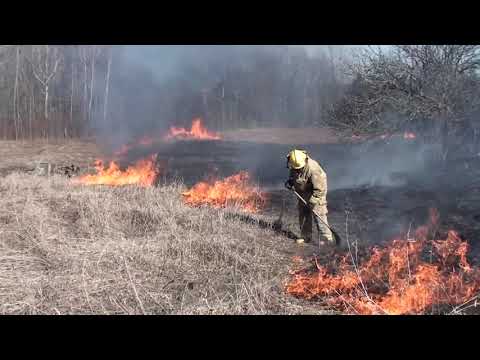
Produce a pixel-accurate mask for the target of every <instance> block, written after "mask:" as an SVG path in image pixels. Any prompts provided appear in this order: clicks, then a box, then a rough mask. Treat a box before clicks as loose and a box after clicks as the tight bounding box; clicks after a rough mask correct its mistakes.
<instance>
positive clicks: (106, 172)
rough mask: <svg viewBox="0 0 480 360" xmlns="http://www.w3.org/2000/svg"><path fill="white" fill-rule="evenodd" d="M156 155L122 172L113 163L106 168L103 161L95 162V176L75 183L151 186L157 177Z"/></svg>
mask: <svg viewBox="0 0 480 360" xmlns="http://www.w3.org/2000/svg"><path fill="white" fill-rule="evenodd" d="M155 162H156V155H152V156H151V157H150V158H147V159H142V160H139V161H138V162H137V163H136V164H135V165H134V166H129V167H128V168H127V169H126V170H125V171H122V170H121V169H120V167H119V166H118V164H117V163H116V162H114V161H112V162H110V164H109V166H108V167H107V168H105V167H104V164H103V161H101V160H97V161H96V162H95V169H96V171H97V173H96V174H95V175H85V176H82V177H80V178H79V179H75V183H77V184H82V185H111V186H124V185H140V186H144V187H148V186H152V185H153V184H154V182H155V179H156V178H157V176H158V170H157V169H156V167H155Z"/></svg>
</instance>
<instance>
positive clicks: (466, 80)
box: [330, 45, 480, 151]
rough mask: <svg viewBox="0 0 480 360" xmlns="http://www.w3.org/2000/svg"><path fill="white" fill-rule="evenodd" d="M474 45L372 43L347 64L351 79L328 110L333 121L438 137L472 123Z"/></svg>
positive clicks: (477, 55) (479, 60)
mask: <svg viewBox="0 0 480 360" xmlns="http://www.w3.org/2000/svg"><path fill="white" fill-rule="evenodd" d="M479 66H480V47H479V46H477V45H399V46H393V47H392V48H391V49H390V50H386V51H385V50H382V49H378V48H373V47H370V48H368V49H366V50H364V51H363V52H361V53H360V54H359V55H358V57H357V59H356V61H355V62H353V64H352V65H351V66H350V68H349V75H350V76H352V77H353V78H354V79H355V81H354V82H353V84H352V86H351V87H350V89H349V91H348V92H347V93H346V95H345V97H344V98H343V99H342V101H340V102H339V103H338V104H337V106H336V107H335V108H334V109H333V110H332V111H331V118H330V123H331V124H332V125H335V126H338V127H343V128H350V129H352V130H357V131H368V130H370V131H372V130H373V131H394V130H398V129H400V128H405V127H409V126H415V127H418V129H419V131H422V132H423V133H424V134H425V135H431V136H436V137H438V136H441V138H442V141H443V143H444V151H448V138H449V135H450V133H451V131H453V130H454V129H455V128H457V127H459V126H460V127H462V126H463V127H465V126H467V125H469V124H470V121H471V116H470V115H471V114H472V113H473V112H474V111H475V110H476V109H477V108H478V106H479V105H480V104H479V102H478V100H477V99H478V94H479V93H478V89H479V82H478V80H479V79H478V76H477V73H476V72H477V70H478V69H479ZM391 119H394V120H393V121H390V120H391Z"/></svg>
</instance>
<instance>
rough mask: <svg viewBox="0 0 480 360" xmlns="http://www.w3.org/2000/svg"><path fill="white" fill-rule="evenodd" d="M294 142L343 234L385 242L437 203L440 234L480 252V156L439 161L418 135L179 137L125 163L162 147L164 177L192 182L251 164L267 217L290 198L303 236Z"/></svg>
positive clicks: (289, 227)
mask: <svg viewBox="0 0 480 360" xmlns="http://www.w3.org/2000/svg"><path fill="white" fill-rule="evenodd" d="M295 147H300V148H304V149H306V150H308V151H309V153H310V154H311V156H312V157H313V158H315V159H316V160H317V161H319V162H320V163H321V165H322V166H323V167H324V169H325V170H326V172H327V174H328V180H329V188H330V191H329V195H328V201H329V211H330V214H329V221H330V222H331V225H332V227H333V228H334V229H335V230H336V231H337V232H338V233H339V234H340V235H341V236H342V238H344V239H346V238H348V239H349V240H350V241H352V242H355V241H358V242H359V243H360V244H363V245H372V244H381V243H383V242H385V241H390V240H392V239H393V238H398V237H399V236H401V235H402V234H405V233H406V232H407V231H408V230H409V229H411V230H414V229H415V228H416V227H418V226H421V225H423V224H425V223H426V222H427V221H428V216H429V215H428V214H429V209H430V208H436V209H437V210H438V211H439V212H440V215H441V218H440V227H439V231H440V234H439V236H441V235H442V232H443V233H445V231H446V230H449V229H453V230H456V231H458V232H459V233H460V234H461V235H462V236H463V237H464V238H465V239H466V240H468V242H469V243H470V244H471V245H472V253H473V254H474V255H476V254H478V252H479V248H480V246H477V244H480V235H479V234H480V232H479V231H478V230H480V227H479V226H478V225H479V220H480V201H477V200H480V181H477V178H478V176H477V175H478V173H479V172H480V158H477V157H472V156H465V155H461V154H457V157H456V158H455V156H451V159H450V160H448V161H447V162H446V163H439V162H437V161H436V160H435V154H436V152H437V150H438V147H436V146H435V145H430V146H426V145H424V144H423V143H422V142H421V141H405V140H403V139H401V138H399V139H397V140H390V141H375V142H369V143H363V144H315V145H305V144H303V145H302V144H291V145H279V144H259V143H253V142H252V143H249V142H227V141H206V142H202V141H201V142H197V141H182V142H176V143H170V144H158V145H154V146H152V147H144V148H138V149H136V150H134V151H131V152H130V153H129V158H128V159H124V161H125V163H130V162H132V161H133V160H135V159H137V158H142V157H144V156H146V155H150V154H151V153H157V154H158V161H159V166H160V167H161V168H163V169H164V171H163V177H162V181H167V182H168V181H170V180H171V179H174V178H181V179H182V180H183V181H184V182H185V184H186V185H187V186H192V185H193V184H195V183H196V182H198V181H201V180H204V179H205V178H207V177H208V176H211V175H216V176H217V177H219V178H221V177H225V176H229V175H232V174H235V173H237V172H238V171H241V170H247V171H249V172H250V173H251V174H252V175H253V179H254V181H256V182H257V183H258V184H259V185H260V186H261V187H262V188H263V189H265V190H266V191H267V192H268V193H269V197H270V207H269V208H268V209H266V211H265V212H264V216H265V217H266V218H267V219H269V221H272V222H273V221H274V220H275V218H276V217H278V214H279V213H280V209H281V207H282V204H283V202H284V201H285V204H286V206H287V210H286V212H287V213H288V215H287V216H286V218H285V220H284V222H285V224H286V231H290V233H292V232H293V233H297V234H298V225H297V224H296V205H295V204H296V200H295V199H294V197H293V195H291V194H289V193H288V192H287V191H285V190H284V189H283V182H284V181H285V179H286V178H287V176H288V170H287V168H286V154H287V153H288V151H289V150H291V149H292V148H295ZM165 169H166V171H165ZM477 169H478V170H477ZM477 184H478V186H477ZM477 188H478V194H477ZM475 199H477V200H475ZM347 212H348V214H347ZM347 216H348V217H347Z"/></svg>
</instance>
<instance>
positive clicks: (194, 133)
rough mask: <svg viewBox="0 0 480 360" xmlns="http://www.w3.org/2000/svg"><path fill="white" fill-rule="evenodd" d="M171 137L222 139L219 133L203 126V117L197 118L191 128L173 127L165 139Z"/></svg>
mask: <svg viewBox="0 0 480 360" xmlns="http://www.w3.org/2000/svg"><path fill="white" fill-rule="evenodd" d="M171 139H197V140H221V139H222V137H221V136H220V135H219V134H217V133H214V132H210V131H208V130H207V129H206V128H205V127H204V126H203V124H202V120H201V119H195V120H193V122H192V128H191V129H190V130H187V129H185V128H177V127H171V128H170V131H169V133H168V134H167V135H166V136H165V140H171Z"/></svg>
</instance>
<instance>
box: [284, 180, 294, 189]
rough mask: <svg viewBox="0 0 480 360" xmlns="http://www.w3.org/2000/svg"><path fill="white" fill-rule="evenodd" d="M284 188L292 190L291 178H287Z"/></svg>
mask: <svg viewBox="0 0 480 360" xmlns="http://www.w3.org/2000/svg"><path fill="white" fill-rule="evenodd" d="M285 188H287V189H288V190H292V189H293V181H292V180H287V181H286V182H285Z"/></svg>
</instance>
